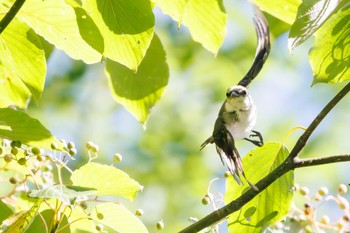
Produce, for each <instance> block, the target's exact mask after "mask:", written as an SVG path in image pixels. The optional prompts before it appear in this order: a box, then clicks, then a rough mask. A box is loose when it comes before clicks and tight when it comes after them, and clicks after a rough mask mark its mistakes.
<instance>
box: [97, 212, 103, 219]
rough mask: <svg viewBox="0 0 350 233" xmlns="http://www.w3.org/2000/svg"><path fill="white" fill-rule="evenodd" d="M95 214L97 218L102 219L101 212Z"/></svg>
mask: <svg viewBox="0 0 350 233" xmlns="http://www.w3.org/2000/svg"><path fill="white" fill-rule="evenodd" d="M96 216H97V218H98V219H100V220H102V219H103V218H104V216H103V214H102V213H97V215H96Z"/></svg>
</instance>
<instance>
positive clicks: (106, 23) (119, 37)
mask: <svg viewBox="0 0 350 233" xmlns="http://www.w3.org/2000/svg"><path fill="white" fill-rule="evenodd" d="M83 7H84V9H85V10H86V12H88V14H89V15H90V16H91V18H92V20H93V21H94V22H95V23H96V25H97V27H98V28H99V30H100V32H101V35H102V36H103V39H104V53H103V55H104V56H106V57H107V58H109V59H111V60H114V61H116V62H119V63H121V64H123V65H125V66H127V67H128V68H130V69H132V70H134V71H136V70H137V67H138V66H139V64H140V63H141V61H142V59H143V57H144V56H145V54H146V51H147V49H148V47H149V45H150V43H151V40H152V37H153V32H154V15H153V12H152V8H151V4H150V1H148V0H133V1H129V0H113V1H112V0H104V1H96V0H85V1H84V4H83Z"/></svg>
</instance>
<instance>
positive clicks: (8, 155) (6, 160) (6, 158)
mask: <svg viewBox="0 0 350 233" xmlns="http://www.w3.org/2000/svg"><path fill="white" fill-rule="evenodd" d="M12 159H13V158H12V155H10V154H6V155H5V156H4V160H5V162H6V163H9V162H11V161H12Z"/></svg>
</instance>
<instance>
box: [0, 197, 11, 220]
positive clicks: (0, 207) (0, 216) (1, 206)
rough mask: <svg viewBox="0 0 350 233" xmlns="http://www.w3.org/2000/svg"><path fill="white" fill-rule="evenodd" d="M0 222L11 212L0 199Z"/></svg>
mask: <svg viewBox="0 0 350 233" xmlns="http://www.w3.org/2000/svg"><path fill="white" fill-rule="evenodd" d="M0 210H1V211H0V223H1V222H2V221H4V219H6V218H7V217H9V216H10V215H11V214H13V211H12V210H11V208H10V207H8V206H7V205H6V204H5V203H4V202H2V201H1V200H0Z"/></svg>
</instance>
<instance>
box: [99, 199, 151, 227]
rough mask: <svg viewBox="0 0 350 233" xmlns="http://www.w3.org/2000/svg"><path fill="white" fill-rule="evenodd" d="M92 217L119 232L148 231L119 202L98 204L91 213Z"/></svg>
mask: <svg viewBox="0 0 350 233" xmlns="http://www.w3.org/2000/svg"><path fill="white" fill-rule="evenodd" d="M92 218H93V219H94V220H95V221H96V222H98V223H101V224H103V225H105V226H107V227H109V228H110V229H112V230H114V231H116V232H119V233H131V232H133V233H148V230H147V228H146V227H145V226H144V225H143V223H142V222H141V221H140V219H139V218H137V217H136V216H135V215H134V214H133V213H131V212H130V211H129V210H128V209H126V208H125V207H124V206H123V205H121V204H114V203H104V204H101V205H98V206H96V208H95V211H94V212H93V213H92Z"/></svg>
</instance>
